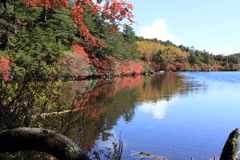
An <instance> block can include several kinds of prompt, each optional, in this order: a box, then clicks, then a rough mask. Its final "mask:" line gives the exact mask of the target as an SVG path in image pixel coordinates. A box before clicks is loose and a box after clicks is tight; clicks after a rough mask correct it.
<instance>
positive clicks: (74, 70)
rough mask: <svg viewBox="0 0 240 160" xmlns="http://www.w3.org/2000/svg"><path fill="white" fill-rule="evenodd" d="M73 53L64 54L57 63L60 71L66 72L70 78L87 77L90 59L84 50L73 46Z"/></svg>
mask: <svg viewBox="0 0 240 160" xmlns="http://www.w3.org/2000/svg"><path fill="white" fill-rule="evenodd" d="M72 48H73V49H74V51H73V52H71V53H69V52H66V53H65V57H64V58H63V59H61V60H60V61H59V62H58V66H59V67H60V69H61V70H62V71H67V72H68V73H70V74H71V76H75V77H79V76H88V75H89V73H88V70H89V68H90V66H91V65H90V59H89V56H88V54H87V53H86V52H85V51H84V48H83V47H81V46H79V45H77V44H75V45H73V46H72Z"/></svg>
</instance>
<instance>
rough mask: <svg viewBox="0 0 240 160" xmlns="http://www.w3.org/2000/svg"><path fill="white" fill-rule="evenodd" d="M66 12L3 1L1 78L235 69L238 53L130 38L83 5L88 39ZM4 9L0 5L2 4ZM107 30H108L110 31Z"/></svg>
mask: <svg viewBox="0 0 240 160" xmlns="http://www.w3.org/2000/svg"><path fill="white" fill-rule="evenodd" d="M71 3H72V2H71V1H70V2H69V5H68V7H67V8H66V9H62V8H55V9H52V8H46V7H44V6H39V7H34V6H29V7H27V8H26V5H25V4H24V3H22V2H19V1H11V2H9V3H7V9H8V10H7V12H2V13H1V17H0V66H1V68H0V74H1V78H2V79H4V80H6V81H8V80H10V79H24V78H31V77H33V76H34V77H39V79H44V78H46V77H49V76H54V77H57V78H59V77H82V76H109V75H111V76H113V75H128V74H140V73H144V72H149V71H154V70H155V71H158V70H165V71H168V70H172V71H209V70H211V71H232V70H234V71H236V70H239V68H240V66H239V63H240V60H239V57H240V54H239V53H237V54H232V55H228V56H224V55H222V54H219V55H213V54H211V53H209V52H207V51H205V50H204V51H199V50H196V49H194V47H188V46H183V45H180V46H177V45H175V44H173V43H172V42H170V41H161V40H158V39H146V38H144V37H138V36H136V35H135V32H134V30H133V28H131V26H130V25H124V26H123V30H122V31H120V30H117V29H115V30H113V28H114V26H115V25H114V24H113V23H111V22H110V21H109V20H107V19H104V18H103V17H101V16H100V15H99V14H93V13H92V12H91V11H90V9H89V8H88V7H86V9H85V12H84V13H83V20H84V23H85V26H86V28H88V29H89V32H90V34H91V35H92V38H86V35H85V34H84V33H82V32H81V30H79V29H78V27H79V26H76V25H73V24H72V18H71V17H70V16H69V15H70V14H71V13H72V10H71V9H72V8H73V4H71ZM2 8H3V6H2ZM109 30H112V31H110V32H109Z"/></svg>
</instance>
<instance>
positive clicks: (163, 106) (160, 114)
mask: <svg viewBox="0 0 240 160" xmlns="http://www.w3.org/2000/svg"><path fill="white" fill-rule="evenodd" d="M176 100H177V99H174V100H170V101H166V100H159V101H157V102H156V103H149V102H146V103H145V102H144V103H142V104H141V105H140V110H142V111H143V112H145V113H151V114H152V115H153V118H158V119H164V117H165V114H166V112H167V107H168V106H169V105H170V104H173V103H175V101H176Z"/></svg>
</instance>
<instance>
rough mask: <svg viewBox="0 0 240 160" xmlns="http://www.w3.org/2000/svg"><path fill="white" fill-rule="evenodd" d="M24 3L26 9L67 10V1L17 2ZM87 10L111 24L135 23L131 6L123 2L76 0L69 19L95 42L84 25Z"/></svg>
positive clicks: (33, 0) (21, 0)
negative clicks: (123, 21) (41, 7)
mask: <svg viewBox="0 0 240 160" xmlns="http://www.w3.org/2000/svg"><path fill="white" fill-rule="evenodd" d="M19 1H20V2H22V3H25V5H26V7H30V6H33V7H40V6H44V7H45V8H46V9H59V8H67V7H68V5H69V1H67V0H56V1H55V0H44V1H39V0H19ZM87 10H89V11H90V12H92V13H93V14H99V15H100V16H101V17H102V19H108V20H109V21H110V22H112V23H118V22H119V21H121V20H123V19H125V18H126V19H127V20H129V21H130V22H131V23H135V22H134V21H133V20H132V18H133V17H134V16H133V14H132V10H133V6H132V5H131V4H129V3H126V2H125V1H124V0H120V1H118V0H108V1H105V3H104V2H103V0H97V2H96V3H94V2H93V1H91V0H77V1H75V2H74V5H73V7H72V13H71V14H70V17H71V18H72V21H73V25H75V26H77V27H78V30H79V32H80V33H81V34H82V35H83V36H84V37H85V38H86V39H91V40H93V41H96V40H97V39H96V38H95V37H93V36H92V35H91V33H90V32H89V30H88V28H87V27H86V25H85V22H84V18H83V14H84V13H86V11H87ZM117 27H118V25H115V26H113V27H111V28H110V31H114V30H116V29H117Z"/></svg>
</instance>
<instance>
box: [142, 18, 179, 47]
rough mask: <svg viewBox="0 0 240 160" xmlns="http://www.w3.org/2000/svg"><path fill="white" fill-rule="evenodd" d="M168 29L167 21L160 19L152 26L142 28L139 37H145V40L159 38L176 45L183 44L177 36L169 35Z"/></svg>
mask: <svg viewBox="0 0 240 160" xmlns="http://www.w3.org/2000/svg"><path fill="white" fill-rule="evenodd" d="M167 29H168V28H167V24H166V22H165V20H164V19H161V18H160V19H157V20H155V21H154V22H153V24H152V25H151V26H149V25H146V26H144V27H142V28H140V34H139V36H143V37H145V38H157V39H159V40H163V41H166V40H169V41H171V42H173V43H174V44H176V45H180V44H182V41H181V39H180V38H178V37H177V36H176V35H175V34H173V33H169V32H168V30H167Z"/></svg>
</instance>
